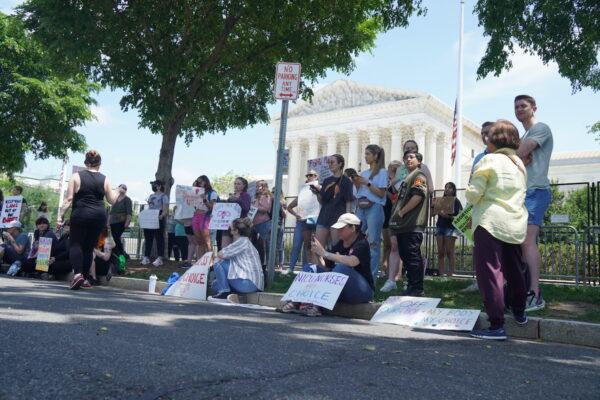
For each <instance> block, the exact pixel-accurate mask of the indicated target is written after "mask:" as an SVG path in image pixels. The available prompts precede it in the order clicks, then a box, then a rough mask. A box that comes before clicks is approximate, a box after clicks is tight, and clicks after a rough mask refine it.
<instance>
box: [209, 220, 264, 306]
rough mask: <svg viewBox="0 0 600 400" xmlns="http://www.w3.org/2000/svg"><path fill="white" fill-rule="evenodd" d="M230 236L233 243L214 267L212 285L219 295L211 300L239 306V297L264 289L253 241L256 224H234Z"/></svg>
mask: <svg viewBox="0 0 600 400" xmlns="http://www.w3.org/2000/svg"><path fill="white" fill-rule="evenodd" d="M229 233H230V235H231V237H232V238H233V242H232V243H231V244H230V245H227V246H225V247H224V248H223V249H222V250H221V251H219V253H217V258H218V259H219V261H217V262H215V265H214V267H213V268H214V271H215V276H216V279H215V281H214V282H213V284H212V288H213V290H214V291H215V292H217V294H216V295H214V296H209V298H208V300H209V301H214V300H217V301H218V300H225V299H227V300H229V301H230V302H232V303H239V298H238V296H237V294H235V293H254V292H259V291H263V289H264V285H265V283H264V275H263V270H262V265H261V263H260V257H259V255H258V251H257V250H256V248H255V247H254V245H252V242H251V241H250V236H252V221H251V220H250V219H249V218H237V219H235V220H233V222H232V223H231V227H230V228H229ZM234 292H235V293H234Z"/></svg>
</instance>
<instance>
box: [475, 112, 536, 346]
mask: <svg viewBox="0 0 600 400" xmlns="http://www.w3.org/2000/svg"><path fill="white" fill-rule="evenodd" d="M487 139H488V140H487V148H488V153H489V154H487V155H486V156H484V157H483V158H482V159H481V161H480V162H479V163H478V164H477V165H476V166H475V171H474V172H473V175H472V177H471V181H470V182H469V186H468V187H467V191H466V197H467V201H468V202H469V203H471V204H473V217H472V227H473V239H474V242H475V247H474V248H473V259H474V262H475V271H476V276H477V283H478V286H479V291H480V293H481V297H482V299H483V304H484V306H485V311H486V313H487V315H488V319H489V321H490V327H489V328H487V329H481V330H474V331H473V332H472V333H471V335H472V336H474V337H477V338H481V339H493V340H505V339H506V331H505V330H504V306H505V301H504V281H505V280H506V282H507V285H508V293H509V296H510V299H509V300H510V301H509V302H508V303H509V305H510V309H511V311H512V313H513V315H514V317H515V321H516V322H517V324H519V325H524V324H526V323H527V316H526V314H525V298H526V295H527V288H526V286H525V276H524V274H523V265H522V252H521V244H522V243H523V241H525V237H526V235H527V217H528V213H527V209H526V208H525V192H526V190H527V183H526V182H527V178H526V176H527V174H526V172H525V166H524V165H523V162H522V161H521V159H520V158H519V157H518V156H517V149H518V148H519V143H520V139H519V131H518V130H517V128H516V127H515V126H514V125H513V124H512V123H511V122H510V121H506V120H498V121H497V122H495V123H494V125H492V127H491V128H490V131H489V134H488V138H487Z"/></svg>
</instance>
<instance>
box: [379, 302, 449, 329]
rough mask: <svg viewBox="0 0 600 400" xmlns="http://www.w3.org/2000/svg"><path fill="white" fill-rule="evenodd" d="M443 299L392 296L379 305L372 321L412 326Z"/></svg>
mask: <svg viewBox="0 0 600 400" xmlns="http://www.w3.org/2000/svg"><path fill="white" fill-rule="evenodd" d="M440 301H441V299H434V298H430V297H411V296H391V297H388V298H387V300H386V301H385V302H384V303H383V304H382V305H381V307H379V310H377V312H376V313H375V315H373V317H372V318H371V322H383V323H386V324H397V325H406V326H411V325H412V324H413V322H414V321H416V320H419V319H421V318H422V317H423V316H424V315H425V313H426V312H427V311H428V310H433V309H435V308H436V307H437V305H438V304H439V303H440Z"/></svg>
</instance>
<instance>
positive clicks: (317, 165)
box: [306, 156, 333, 183]
mask: <svg viewBox="0 0 600 400" xmlns="http://www.w3.org/2000/svg"><path fill="white" fill-rule="evenodd" d="M329 157H330V156H324V157H319V158H315V159H313V160H308V161H307V162H306V170H307V171H310V170H311V169H314V170H315V171H317V174H319V182H321V183H322V182H323V181H324V180H325V179H326V178H329V177H330V176H333V174H332V173H331V170H330V169H329V165H327V161H329Z"/></svg>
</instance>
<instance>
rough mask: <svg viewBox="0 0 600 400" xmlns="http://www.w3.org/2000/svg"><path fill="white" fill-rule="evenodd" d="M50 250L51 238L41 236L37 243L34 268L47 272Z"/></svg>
mask: <svg viewBox="0 0 600 400" xmlns="http://www.w3.org/2000/svg"><path fill="white" fill-rule="evenodd" d="M51 250H52V238H48V237H41V238H40V240H39V244H38V251H37V259H36V261H35V270H36V271H40V272H48V267H49V265H50V251H51Z"/></svg>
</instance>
